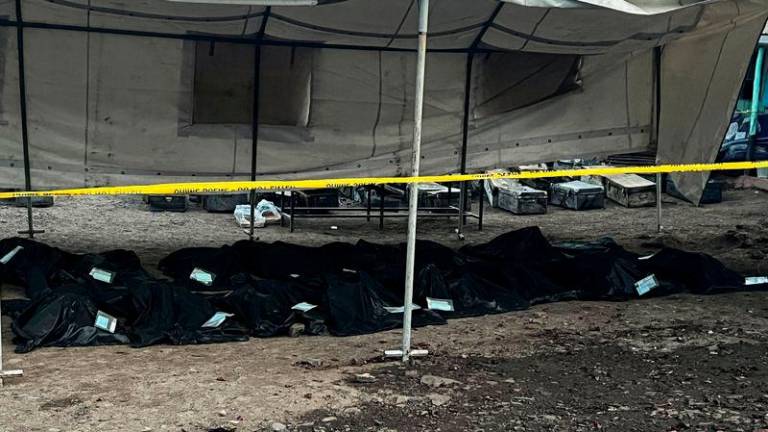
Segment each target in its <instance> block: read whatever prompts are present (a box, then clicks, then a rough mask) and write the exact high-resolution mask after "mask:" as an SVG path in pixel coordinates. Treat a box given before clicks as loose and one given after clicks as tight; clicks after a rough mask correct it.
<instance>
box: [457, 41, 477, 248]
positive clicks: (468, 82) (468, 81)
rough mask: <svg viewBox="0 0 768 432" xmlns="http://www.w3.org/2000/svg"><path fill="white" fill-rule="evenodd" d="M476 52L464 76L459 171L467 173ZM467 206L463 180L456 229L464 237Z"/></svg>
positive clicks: (469, 55)
mask: <svg viewBox="0 0 768 432" xmlns="http://www.w3.org/2000/svg"><path fill="white" fill-rule="evenodd" d="M474 59H475V54H474V52H470V53H469V54H467V68H466V77H465V78H464V119H463V121H462V127H461V160H460V162H459V164H460V165H459V172H460V173H461V174H466V173H467V141H468V140H469V100H470V97H471V94H470V92H471V89H472V63H473V62H474ZM466 207H467V182H461V185H460V187H459V227H458V228H457V229H456V234H457V235H458V236H459V238H463V237H462V235H463V232H464V225H466V223H467V219H466V216H465V214H464V213H465V211H466V210H465V209H466Z"/></svg>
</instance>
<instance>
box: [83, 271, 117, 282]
mask: <svg viewBox="0 0 768 432" xmlns="http://www.w3.org/2000/svg"><path fill="white" fill-rule="evenodd" d="M88 274H89V275H90V276H91V277H92V278H94V279H96V280H97V281H101V282H104V283H108V284H111V283H112V281H113V280H115V274H114V273H112V272H111V271H109V270H102V269H100V268H97V267H94V268H92V269H91V271H90V272H89V273H88Z"/></svg>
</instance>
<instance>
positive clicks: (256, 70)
mask: <svg viewBox="0 0 768 432" xmlns="http://www.w3.org/2000/svg"><path fill="white" fill-rule="evenodd" d="M253 63H254V66H253V116H252V118H251V181H256V162H257V156H258V152H259V87H260V84H261V72H260V71H261V45H256V46H255V48H254V58H253ZM250 200H251V230H250V232H249V233H248V238H249V239H250V240H251V241H253V234H254V232H253V231H254V229H255V225H256V190H253V189H252V190H251V196H250Z"/></svg>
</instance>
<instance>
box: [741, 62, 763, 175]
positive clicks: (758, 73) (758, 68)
mask: <svg viewBox="0 0 768 432" xmlns="http://www.w3.org/2000/svg"><path fill="white" fill-rule="evenodd" d="M764 59H765V48H764V47H760V48H758V49H757V58H756V59H755V79H754V80H753V81H752V103H751V105H750V108H749V136H748V137H747V154H746V157H747V161H751V160H752V150H753V148H754V146H755V140H756V139H757V124H758V121H757V115H758V114H759V112H760V90H761V89H762V84H763V61H764ZM745 174H746V173H745Z"/></svg>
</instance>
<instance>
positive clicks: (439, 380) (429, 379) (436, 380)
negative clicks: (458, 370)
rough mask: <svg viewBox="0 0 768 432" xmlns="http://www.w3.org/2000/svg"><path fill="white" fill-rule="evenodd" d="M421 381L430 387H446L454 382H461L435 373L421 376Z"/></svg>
mask: <svg viewBox="0 0 768 432" xmlns="http://www.w3.org/2000/svg"><path fill="white" fill-rule="evenodd" d="M421 383H422V384H424V385H428V386H430V387H435V388H437V387H448V386H452V385H456V384H461V383H460V382H459V381H456V380H453V379H450V378H443V377H439V376H435V375H424V376H423V377H421Z"/></svg>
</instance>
